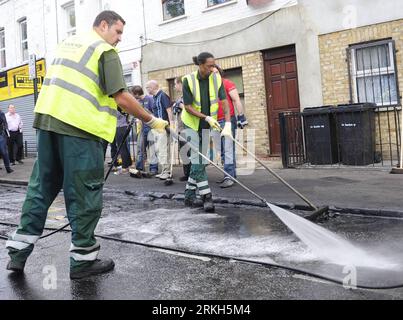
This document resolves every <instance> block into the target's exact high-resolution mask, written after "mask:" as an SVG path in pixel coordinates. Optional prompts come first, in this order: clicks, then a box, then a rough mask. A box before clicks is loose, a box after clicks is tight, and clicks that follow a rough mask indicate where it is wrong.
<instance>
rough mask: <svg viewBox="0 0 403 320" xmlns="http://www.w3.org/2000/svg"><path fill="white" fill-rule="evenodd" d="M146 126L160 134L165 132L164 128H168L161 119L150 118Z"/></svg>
mask: <svg viewBox="0 0 403 320" xmlns="http://www.w3.org/2000/svg"><path fill="white" fill-rule="evenodd" d="M146 124H147V125H148V126H149V127H150V128H151V129H155V130H157V131H158V132H161V133H162V132H165V128H166V127H167V126H168V121H165V120H162V119H161V118H156V117H152V118H151V120H150V121H148V122H146Z"/></svg>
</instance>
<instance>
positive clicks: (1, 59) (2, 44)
mask: <svg viewBox="0 0 403 320" xmlns="http://www.w3.org/2000/svg"><path fill="white" fill-rule="evenodd" d="M5 67H6V35H5V32H4V28H0V69H1V68H5Z"/></svg>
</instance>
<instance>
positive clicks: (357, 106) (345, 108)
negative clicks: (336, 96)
mask: <svg viewBox="0 0 403 320" xmlns="http://www.w3.org/2000/svg"><path fill="white" fill-rule="evenodd" d="M376 107H377V105H376V103H370V102H362V103H349V104H338V105H337V108H336V110H335V111H336V112H360V111H370V110H374V109H375V108H376Z"/></svg>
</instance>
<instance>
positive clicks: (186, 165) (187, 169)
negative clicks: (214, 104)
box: [179, 132, 192, 178]
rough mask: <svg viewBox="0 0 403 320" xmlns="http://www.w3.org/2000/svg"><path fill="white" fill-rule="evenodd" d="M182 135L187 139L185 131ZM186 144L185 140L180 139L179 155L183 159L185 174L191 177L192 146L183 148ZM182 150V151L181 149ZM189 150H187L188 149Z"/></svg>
mask: <svg viewBox="0 0 403 320" xmlns="http://www.w3.org/2000/svg"><path fill="white" fill-rule="evenodd" d="M181 136H182V137H184V138H185V139H186V134H185V132H183V134H181ZM185 145H186V142H185V141H182V140H179V155H180V158H181V161H182V166H183V174H184V176H185V177H186V178H189V174H190V167H191V166H192V164H191V162H190V148H186V147H185V148H184V149H183V150H182V148H183V147H184V146H185ZM180 150H182V152H181V151H180ZM186 150H187V151H186Z"/></svg>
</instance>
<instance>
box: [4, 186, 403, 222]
mask: <svg viewBox="0 0 403 320" xmlns="http://www.w3.org/2000/svg"><path fill="white" fill-rule="evenodd" d="M0 183H1V184H9V185H16V186H27V185H28V181H23V180H11V179H0ZM104 189H105V190H106V191H108V192H111V190H109V189H108V188H107V187H104ZM124 192H125V193H126V194H127V195H131V196H135V197H142V198H144V197H145V198H147V197H148V198H149V199H150V200H154V199H167V200H169V199H170V200H176V201H183V199H184V194H183V193H165V192H156V191H154V192H153V191H151V192H141V191H132V190H125V191H124ZM214 202H215V203H219V204H229V205H235V206H252V207H261V208H264V207H267V206H266V204H265V203H263V202H262V201H259V200H250V199H239V198H228V197H214ZM271 203H272V204H274V205H276V206H278V207H281V208H283V209H286V210H298V211H300V212H301V211H302V213H301V215H302V216H308V215H310V214H311V213H312V208H311V207H309V206H307V205H301V204H295V203H276V202H271ZM328 206H329V210H328V211H329V214H330V215H332V214H346V215H350V214H351V215H363V216H370V217H381V218H401V219H403V211H399V210H385V209H371V208H357V207H340V206H333V205H328ZM326 214H327V213H325V215H324V216H326ZM318 218H319V217H318Z"/></svg>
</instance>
